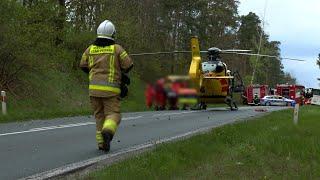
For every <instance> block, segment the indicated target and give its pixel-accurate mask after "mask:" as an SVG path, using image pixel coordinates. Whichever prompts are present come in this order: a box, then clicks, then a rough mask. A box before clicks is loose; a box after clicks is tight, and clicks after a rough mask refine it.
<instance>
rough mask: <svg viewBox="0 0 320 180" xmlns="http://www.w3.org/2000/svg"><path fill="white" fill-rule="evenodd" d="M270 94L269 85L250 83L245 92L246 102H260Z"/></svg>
mask: <svg viewBox="0 0 320 180" xmlns="http://www.w3.org/2000/svg"><path fill="white" fill-rule="evenodd" d="M268 94H269V87H268V85H259V84H256V85H249V86H247V88H246V91H245V93H244V96H245V97H244V104H251V105H252V104H260V99H261V98H263V97H264V96H266V95H268Z"/></svg>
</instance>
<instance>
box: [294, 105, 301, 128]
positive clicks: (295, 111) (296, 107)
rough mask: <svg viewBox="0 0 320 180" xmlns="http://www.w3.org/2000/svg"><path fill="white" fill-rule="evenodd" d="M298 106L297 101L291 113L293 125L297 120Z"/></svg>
mask: <svg viewBox="0 0 320 180" xmlns="http://www.w3.org/2000/svg"><path fill="white" fill-rule="evenodd" d="M299 108H300V104H299V103H297V104H296V105H295V107H294V113H293V123H294V124H295V125H297V124H298V121H299Z"/></svg>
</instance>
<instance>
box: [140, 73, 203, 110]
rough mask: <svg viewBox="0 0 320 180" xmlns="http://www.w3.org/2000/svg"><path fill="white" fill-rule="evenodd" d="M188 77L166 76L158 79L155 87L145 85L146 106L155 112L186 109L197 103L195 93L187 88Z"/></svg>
mask: <svg viewBox="0 0 320 180" xmlns="http://www.w3.org/2000/svg"><path fill="white" fill-rule="evenodd" d="M188 81H189V78H188V76H167V77H166V78H161V79H159V80H158V81H157V82H156V83H155V85H150V84H149V85H147V87H146V90H145V97H146V105H147V107H148V108H151V107H152V106H154V108H155V110H165V109H169V110H175V109H179V105H181V106H182V109H187V107H190V106H191V105H194V104H196V103H197V91H196V90H195V89H193V88H190V87H189V85H188V84H189V83H188Z"/></svg>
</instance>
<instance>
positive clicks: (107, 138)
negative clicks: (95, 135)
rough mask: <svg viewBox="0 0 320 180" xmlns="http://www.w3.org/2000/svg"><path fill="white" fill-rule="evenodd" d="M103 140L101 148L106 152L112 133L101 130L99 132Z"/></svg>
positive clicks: (108, 149)
mask: <svg viewBox="0 0 320 180" xmlns="http://www.w3.org/2000/svg"><path fill="white" fill-rule="evenodd" d="M101 134H102V137H103V141H104V147H103V150H104V151H106V152H109V151H110V142H111V141H112V138H113V134H111V133H109V132H108V131H102V132H101Z"/></svg>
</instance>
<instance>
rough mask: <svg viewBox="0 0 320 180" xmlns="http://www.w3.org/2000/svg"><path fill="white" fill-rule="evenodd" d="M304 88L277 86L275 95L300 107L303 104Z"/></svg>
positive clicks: (298, 86) (300, 86) (287, 85)
mask: <svg viewBox="0 0 320 180" xmlns="http://www.w3.org/2000/svg"><path fill="white" fill-rule="evenodd" d="M304 92H305V87H304V86H302V85H296V84H278V85H277V95H280V96H283V97H285V98H288V99H292V100H295V101H296V103H299V104H300V105H303V104H304V99H305V98H304Z"/></svg>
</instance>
